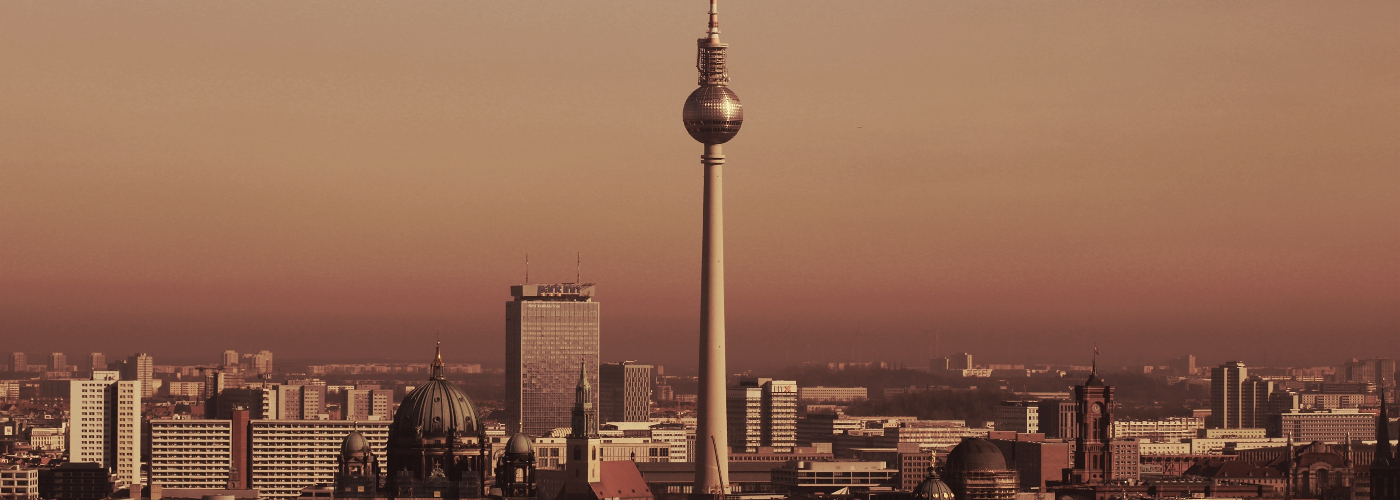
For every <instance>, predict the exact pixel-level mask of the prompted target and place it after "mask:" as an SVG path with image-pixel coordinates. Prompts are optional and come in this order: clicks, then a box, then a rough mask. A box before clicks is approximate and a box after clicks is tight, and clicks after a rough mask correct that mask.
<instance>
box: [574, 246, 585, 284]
mask: <svg viewBox="0 0 1400 500" xmlns="http://www.w3.org/2000/svg"><path fill="white" fill-rule="evenodd" d="M575 258H576V259H577V260H575V261H574V283H578V284H580V285H582V284H583V252H579V253H578V255H577V256H576V257H575Z"/></svg>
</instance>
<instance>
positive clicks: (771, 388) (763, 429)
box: [726, 378, 797, 453]
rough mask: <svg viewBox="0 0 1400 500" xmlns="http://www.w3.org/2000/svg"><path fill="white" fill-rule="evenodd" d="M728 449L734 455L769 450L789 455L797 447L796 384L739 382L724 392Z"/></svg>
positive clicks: (768, 380)
mask: <svg viewBox="0 0 1400 500" xmlns="http://www.w3.org/2000/svg"><path fill="white" fill-rule="evenodd" d="M727 396H728V397H727V401H726V409H727V410H728V417H729V418H728V424H729V429H728V431H729V432H728V434H729V446H730V448H731V449H732V451H733V452H735V453H757V452H758V448H759V447H771V448H773V451H774V452H777V453H791V452H792V450H793V447H795V446H797V382H794V381H791V380H773V379H768V378H758V379H743V380H740V381H739V385H738V386H737V387H730V388H729V389H728V392H727Z"/></svg>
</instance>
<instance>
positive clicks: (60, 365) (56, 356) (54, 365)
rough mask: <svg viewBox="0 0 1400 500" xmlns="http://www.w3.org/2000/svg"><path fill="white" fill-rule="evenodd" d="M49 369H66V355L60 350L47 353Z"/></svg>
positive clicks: (60, 370)
mask: <svg viewBox="0 0 1400 500" xmlns="http://www.w3.org/2000/svg"><path fill="white" fill-rule="evenodd" d="M49 371H55V372H66V371H68V356H65V355H64V354H63V353H61V352H55V353H52V354H49Z"/></svg>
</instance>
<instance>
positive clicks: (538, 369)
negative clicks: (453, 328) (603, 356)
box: [502, 283, 599, 436]
mask: <svg viewBox="0 0 1400 500" xmlns="http://www.w3.org/2000/svg"><path fill="white" fill-rule="evenodd" d="M510 293H511V297H512V300H511V301H510V302H507V303H506V384H505V385H506V397H505V400H506V401H505V408H504V410H505V414H506V415H505V417H504V418H503V419H502V420H503V421H504V422H505V424H506V428H507V430H508V431H509V432H524V433H525V434H526V435H529V436H543V435H546V434H548V433H549V432H550V431H553V430H554V429H557V428H561V427H568V426H569V425H570V418H571V417H570V409H571V408H572V407H573V399H574V385H575V383H576V382H577V380H578V366H579V362H580V361H582V362H583V363H584V364H585V365H586V367H587V368H586V372H587V374H588V378H589V379H590V380H589V383H590V384H591V385H593V386H594V387H597V385H598V342H599V327H598V324H599V323H598V321H599V318H598V316H599V304H598V302H594V301H593V294H594V285H593V284H592V283H558V284H548V285H515V286H512V287H510ZM595 398H596V395H595ZM593 404H595V405H596V404H597V400H596V399H595V400H594V401H593Z"/></svg>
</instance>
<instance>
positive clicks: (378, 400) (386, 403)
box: [340, 388, 394, 420]
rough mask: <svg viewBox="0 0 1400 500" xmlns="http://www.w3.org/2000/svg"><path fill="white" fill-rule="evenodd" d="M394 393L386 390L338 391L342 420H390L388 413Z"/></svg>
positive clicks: (391, 416) (356, 389) (390, 416)
mask: <svg viewBox="0 0 1400 500" xmlns="http://www.w3.org/2000/svg"><path fill="white" fill-rule="evenodd" d="M393 402H394V391H391V390H388V389H369V388H365V389H360V388H355V389H347V390H343V391H340V415H341V419H342V420H392V419H393V418H394V416H393V415H391V414H390V413H389V410H391V409H392V407H393Z"/></svg>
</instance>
